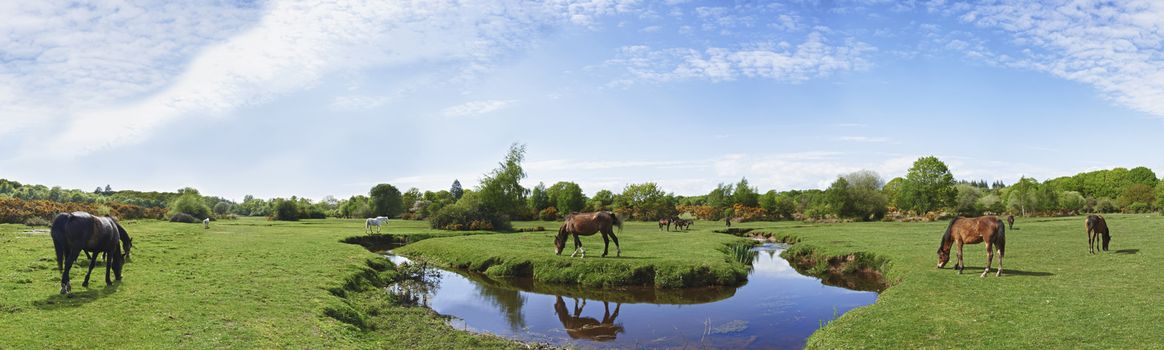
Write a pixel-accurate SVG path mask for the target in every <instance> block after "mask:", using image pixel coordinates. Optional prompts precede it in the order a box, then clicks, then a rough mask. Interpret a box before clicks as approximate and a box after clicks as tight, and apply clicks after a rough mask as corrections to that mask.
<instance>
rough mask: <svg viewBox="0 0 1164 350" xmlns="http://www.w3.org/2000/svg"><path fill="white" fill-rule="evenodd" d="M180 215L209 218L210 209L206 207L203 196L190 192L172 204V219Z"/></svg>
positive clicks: (170, 213)
mask: <svg viewBox="0 0 1164 350" xmlns="http://www.w3.org/2000/svg"><path fill="white" fill-rule="evenodd" d="M180 213H185V214H189V215H191V216H193V217H196V218H208V217H210V207H209V206H207V205H206V201H204V200H202V196H200V195H198V194H197V193H194V192H188V193H186V194H183V195H181V196H178V198H175V199H174V201H172V202H170V212H169V215H170V217H173V216H174V215H177V214H180Z"/></svg>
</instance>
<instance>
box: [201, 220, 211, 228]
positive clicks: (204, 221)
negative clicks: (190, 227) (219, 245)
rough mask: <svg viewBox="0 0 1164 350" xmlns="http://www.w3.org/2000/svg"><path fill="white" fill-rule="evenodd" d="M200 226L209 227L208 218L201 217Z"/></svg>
mask: <svg viewBox="0 0 1164 350" xmlns="http://www.w3.org/2000/svg"><path fill="white" fill-rule="evenodd" d="M202 228H210V218H205V219H202Z"/></svg>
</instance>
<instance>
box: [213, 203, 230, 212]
mask: <svg viewBox="0 0 1164 350" xmlns="http://www.w3.org/2000/svg"><path fill="white" fill-rule="evenodd" d="M230 207H231V205H230V202H226V201H222V202H218V204H215V205H214V215H226V213H229V212H230Z"/></svg>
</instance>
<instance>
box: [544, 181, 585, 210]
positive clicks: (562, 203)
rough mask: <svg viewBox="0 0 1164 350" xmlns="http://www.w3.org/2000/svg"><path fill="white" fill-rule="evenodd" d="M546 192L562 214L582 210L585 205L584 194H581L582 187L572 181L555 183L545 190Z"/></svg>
mask: <svg viewBox="0 0 1164 350" xmlns="http://www.w3.org/2000/svg"><path fill="white" fill-rule="evenodd" d="M546 194H547V195H548V197H549V200H550V203H552V204H553V205H554V207H555V208H557V209H558V213H560V214H562V215H565V214H569V213H572V212H576V211H582V210H583V209H585V207H586V195H584V194H582V187H580V186H578V184H576V183H573V182H566V181H560V182H558V183H555V184H554V185H553V186H550V188H549V189H547V190H546Z"/></svg>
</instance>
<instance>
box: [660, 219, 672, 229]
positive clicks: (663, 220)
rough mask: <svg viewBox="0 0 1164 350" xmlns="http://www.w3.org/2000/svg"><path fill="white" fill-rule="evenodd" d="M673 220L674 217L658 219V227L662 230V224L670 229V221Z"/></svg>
mask: <svg viewBox="0 0 1164 350" xmlns="http://www.w3.org/2000/svg"><path fill="white" fill-rule="evenodd" d="M674 221H675V219H673V218H662V219H659V229H660V230H662V229H663V226H667V231H671V223H672V222H674Z"/></svg>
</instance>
